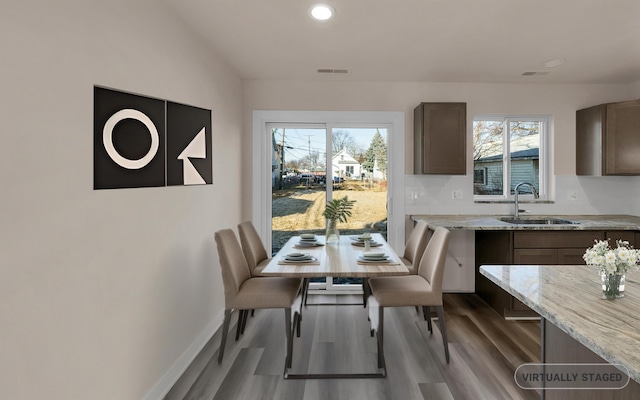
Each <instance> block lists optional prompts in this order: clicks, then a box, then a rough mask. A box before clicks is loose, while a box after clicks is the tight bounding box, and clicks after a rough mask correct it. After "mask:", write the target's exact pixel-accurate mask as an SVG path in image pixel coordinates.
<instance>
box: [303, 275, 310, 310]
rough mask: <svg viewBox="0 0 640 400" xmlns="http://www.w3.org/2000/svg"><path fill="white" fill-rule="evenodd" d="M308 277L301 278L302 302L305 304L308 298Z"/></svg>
mask: <svg viewBox="0 0 640 400" xmlns="http://www.w3.org/2000/svg"><path fill="white" fill-rule="evenodd" d="M310 282H311V280H310V279H309V278H303V280H302V304H304V305H305V306H306V305H307V299H308V298H309V283H310Z"/></svg>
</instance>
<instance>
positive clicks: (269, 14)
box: [163, 0, 640, 84]
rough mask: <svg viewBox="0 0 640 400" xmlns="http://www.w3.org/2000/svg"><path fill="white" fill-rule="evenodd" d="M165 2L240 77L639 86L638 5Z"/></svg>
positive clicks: (437, 0)
mask: <svg viewBox="0 0 640 400" xmlns="http://www.w3.org/2000/svg"><path fill="white" fill-rule="evenodd" d="M163 1H164V2H165V3H166V4H167V5H168V6H169V7H170V8H171V12H172V13H174V14H175V15H177V16H178V17H179V18H182V19H183V20H184V21H185V22H186V23H187V24H188V25H189V26H191V27H192V28H193V29H194V30H195V31H196V32H197V33H198V34H200V35H202V36H203V37H204V38H205V40H207V41H208V42H209V43H210V44H211V48H212V49H214V50H215V51H216V53H217V54H218V55H220V56H222V58H224V59H225V60H226V62H228V63H229V65H231V66H232V67H233V68H234V69H235V70H236V71H237V72H238V73H239V74H240V75H241V76H242V77H243V78H244V79H260V80H263V79H265V80H294V81H307V80H331V81H369V82H371V81H373V82H486V83H526V82H533V83H612V84H616V83H617V84H624V83H632V82H636V81H640V1H639V0H328V1H327V2H326V3H328V4H330V5H332V6H333V7H334V8H335V9H336V14H337V15H336V17H335V18H334V19H332V20H330V21H328V22H316V21H314V20H312V19H311V18H310V17H309V15H308V10H309V8H310V6H311V5H312V4H315V3H317V2H320V1H322V0H163ZM553 59H564V60H566V61H565V62H564V64H562V65H559V66H557V67H545V66H544V63H545V62H546V61H549V60H553ZM321 68H322V69H347V70H348V71H349V72H348V73H347V74H326V73H325V74H320V73H318V72H317V70H318V69H321ZM525 72H535V73H536V74H534V75H531V76H522V74H523V73H525Z"/></svg>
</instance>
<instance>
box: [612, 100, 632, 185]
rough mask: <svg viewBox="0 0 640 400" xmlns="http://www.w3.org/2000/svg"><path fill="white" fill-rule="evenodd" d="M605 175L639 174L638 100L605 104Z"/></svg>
mask: <svg viewBox="0 0 640 400" xmlns="http://www.w3.org/2000/svg"><path fill="white" fill-rule="evenodd" d="M606 127H607V128H606V135H605V154H606V162H605V169H606V170H605V174H607V175H639V174H640V157H638V153H640V100H633V101H622V102H619V103H612V104H607V124H606Z"/></svg>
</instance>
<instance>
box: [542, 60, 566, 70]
mask: <svg viewBox="0 0 640 400" xmlns="http://www.w3.org/2000/svg"><path fill="white" fill-rule="evenodd" d="M565 61H566V60H565V59H564V58H554V59H553V60H549V61H545V62H544V63H543V64H542V65H544V66H545V67H547V68H553V67H557V66H558V65H562V64H564V62H565Z"/></svg>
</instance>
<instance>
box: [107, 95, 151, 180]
mask: <svg viewBox="0 0 640 400" xmlns="http://www.w3.org/2000/svg"><path fill="white" fill-rule="evenodd" d="M124 119H135V120H136V121H140V122H142V123H143V124H144V126H146V127H147V129H148V130H149V133H150V134H151V147H150V148H149V151H148V152H147V154H145V156H144V157H142V158H140V159H138V160H130V159H128V158H125V157H122V156H121V155H120V153H118V150H116V148H115V147H114V146H113V128H115V126H116V124H117V123H118V122H120V121H122V120H124ZM102 143H103V144H104V148H105V150H106V151H107V154H108V155H109V157H111V159H112V160H113V161H114V162H115V163H116V164H118V165H119V166H121V167H122V168H127V169H140V168H142V167H144V166H146V165H147V164H149V163H150V162H151V160H153V157H155V156H156V154H157V153H158V148H159V147H160V136H158V130H157V129H156V126H155V125H154V124H153V121H151V118H149V117H147V115H146V114H144V113H143V112H141V111H138V110H133V109H130V108H125V109H123V110H120V111H118V112H117V113H115V114H113V115H112V116H111V117H109V119H108V120H107V122H105V124H104V128H103V130H102Z"/></svg>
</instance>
